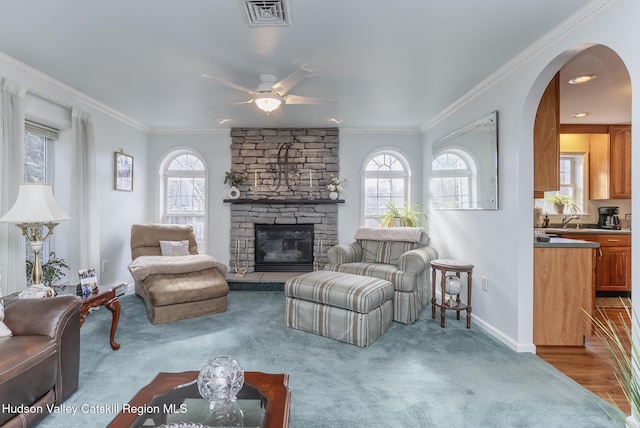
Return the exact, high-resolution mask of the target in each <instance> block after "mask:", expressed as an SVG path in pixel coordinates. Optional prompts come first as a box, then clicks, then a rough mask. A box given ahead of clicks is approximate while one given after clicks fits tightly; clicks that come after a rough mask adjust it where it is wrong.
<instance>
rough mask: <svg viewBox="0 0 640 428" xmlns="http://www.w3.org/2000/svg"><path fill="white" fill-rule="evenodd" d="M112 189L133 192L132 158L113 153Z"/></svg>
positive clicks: (120, 153)
mask: <svg viewBox="0 0 640 428" xmlns="http://www.w3.org/2000/svg"><path fill="white" fill-rule="evenodd" d="M113 165H114V172H113V188H114V189H116V190H124V191H127V192H132V191H133V156H129V155H125V154H124V153H122V152H115V153H114V162H113Z"/></svg>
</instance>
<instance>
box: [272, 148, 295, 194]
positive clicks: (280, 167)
mask: <svg viewBox="0 0 640 428" xmlns="http://www.w3.org/2000/svg"><path fill="white" fill-rule="evenodd" d="M290 149H291V143H282V144H281V145H280V147H279V149H278V158H277V161H276V162H270V163H268V164H266V171H267V173H268V178H267V187H268V189H269V190H271V191H274V190H277V189H279V188H280V186H284V187H286V188H287V189H288V190H290V191H295V190H298V187H299V185H300V179H301V170H302V164H299V163H296V162H292V161H291V157H290V152H289V150H290ZM294 153H295V151H294Z"/></svg>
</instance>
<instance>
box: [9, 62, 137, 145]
mask: <svg viewBox="0 0 640 428" xmlns="http://www.w3.org/2000/svg"><path fill="white" fill-rule="evenodd" d="M0 64H2V65H5V66H7V67H8V68H10V69H11V70H13V71H15V72H17V73H19V74H21V75H22V76H24V77H27V78H30V79H33V80H35V81H37V82H39V83H42V84H43V85H45V86H47V87H48V88H50V89H53V90H55V91H57V92H60V93H62V94H64V95H67V96H69V97H71V98H73V99H75V100H77V101H79V102H81V103H83V104H86V105H87V106H89V107H91V108H93V109H95V110H98V111H100V112H102V113H104V114H106V115H109V116H111V117H113V118H114V119H116V120H119V121H120V122H123V123H125V124H127V125H129V126H131V127H133V128H136V129H139V130H140V131H143V132H147V133H148V132H149V131H150V128H149V127H148V126H146V125H144V124H142V123H140V122H138V121H137V120H134V119H131V118H130V117H128V116H126V115H124V114H122V113H120V112H119V111H117V110H114V109H112V108H111V107H109V106H107V105H105V104H102V103H101V102H99V101H97V100H95V99H93V98H91V97H90V96H88V95H86V94H84V93H82V92H80V91H78V90H76V89H73V88H72V87H70V86H67V85H65V84H64V83H62V82H60V81H59V80H56V79H54V78H53V77H51V76H49V75H47V74H45V73H43V72H41V71H39V70H36V69H35V68H33V67H31V66H29V65H27V64H25V63H23V62H21V61H18V60H17V59H15V58H13V57H12V56H9V55H7V54H5V53H3V52H0ZM36 93H37V94H40V95H42V94H41V93H40V92H36ZM52 101H53V102H56V103H58V104H60V105H62V106H63V107H68V103H63V102H59V101H56V100H53V99H52Z"/></svg>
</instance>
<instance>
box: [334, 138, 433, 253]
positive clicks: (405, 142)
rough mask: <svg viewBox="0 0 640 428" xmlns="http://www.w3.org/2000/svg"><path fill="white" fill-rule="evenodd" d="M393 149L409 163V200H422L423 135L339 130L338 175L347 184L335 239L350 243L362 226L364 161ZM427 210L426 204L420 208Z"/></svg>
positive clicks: (341, 196)
mask: <svg viewBox="0 0 640 428" xmlns="http://www.w3.org/2000/svg"><path fill="white" fill-rule="evenodd" d="M380 149H392V150H396V151H398V152H399V153H402V154H403V155H404V156H405V157H406V158H407V160H408V161H409V163H410V167H411V172H412V176H411V183H410V186H411V188H410V200H411V203H412V204H414V203H419V204H421V203H422V194H423V186H422V181H423V169H422V162H421V159H422V157H423V156H422V137H421V135H420V134H418V133H402V132H397V133H393V132H389V133H377V134H373V133H365V132H362V131H355V130H348V129H346V130H344V131H343V130H341V131H340V178H341V179H344V178H346V179H347V181H348V182H349V185H348V187H347V189H346V190H345V191H343V192H342V193H341V194H340V198H341V199H344V200H345V203H344V205H340V206H339V208H338V225H339V226H338V240H339V241H340V242H343V243H345V242H352V241H353V235H354V234H355V232H356V229H357V228H358V227H359V226H360V225H361V220H362V218H361V203H362V186H361V182H362V177H361V174H362V169H363V167H364V162H365V159H366V158H367V157H369V156H370V155H371V154H372V153H373V152H375V151H377V150H380ZM420 208H421V209H423V210H426V206H421V207H420Z"/></svg>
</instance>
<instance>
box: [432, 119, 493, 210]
mask: <svg viewBox="0 0 640 428" xmlns="http://www.w3.org/2000/svg"><path fill="white" fill-rule="evenodd" d="M432 156H433V157H432V162H431V200H432V206H433V208H435V209H459V210H497V209H498V112H495V111H494V112H493V113H491V114H489V115H487V116H485V117H483V118H481V119H478V120H476V121H475V122H473V123H470V124H468V125H467V126H465V127H463V128H461V129H458V130H457V131H454V132H452V133H451V134H449V135H447V136H446V137H444V138H442V139H441V140H439V141H437V142H436V143H435V144H434V145H433V152H432Z"/></svg>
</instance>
